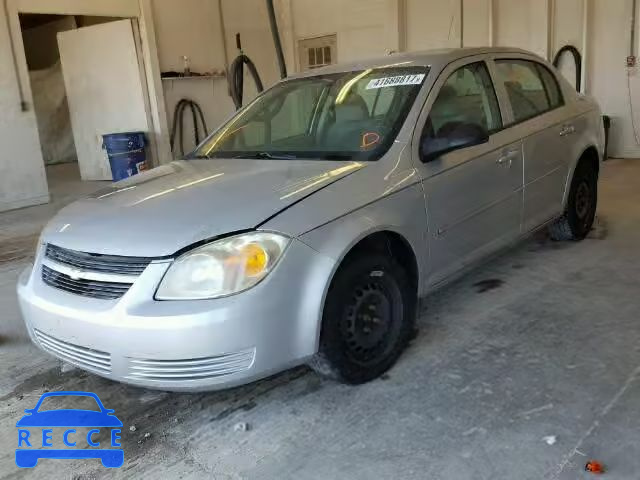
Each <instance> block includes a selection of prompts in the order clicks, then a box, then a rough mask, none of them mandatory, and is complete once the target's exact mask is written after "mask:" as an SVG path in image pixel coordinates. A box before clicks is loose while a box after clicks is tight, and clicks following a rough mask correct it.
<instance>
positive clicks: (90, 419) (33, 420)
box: [16, 410, 122, 427]
mask: <svg viewBox="0 0 640 480" xmlns="http://www.w3.org/2000/svg"><path fill="white" fill-rule="evenodd" d="M121 426H122V422H121V421H120V420H119V419H118V417H116V416H114V415H108V414H106V413H102V412H94V411H91V410H49V411H45V412H37V413H32V414H30V415H25V416H24V417H22V418H21V419H20V420H18V422H17V423H16V427H121Z"/></svg>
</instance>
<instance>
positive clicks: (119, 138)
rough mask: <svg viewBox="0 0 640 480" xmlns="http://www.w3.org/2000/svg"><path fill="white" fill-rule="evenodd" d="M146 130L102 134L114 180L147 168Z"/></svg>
mask: <svg viewBox="0 0 640 480" xmlns="http://www.w3.org/2000/svg"><path fill="white" fill-rule="evenodd" d="M146 144H147V141H146V137H145V134H144V132H124V133H108V134H106V135H103V136H102V148H104V149H105V150H106V151H107V156H108V157H109V166H110V167H111V174H112V175H113V181H114V182H117V181H118V180H123V179H125V178H129V177H131V176H132V175H136V174H137V173H138V172H141V171H143V170H146V169H147V154H146V152H145V146H146Z"/></svg>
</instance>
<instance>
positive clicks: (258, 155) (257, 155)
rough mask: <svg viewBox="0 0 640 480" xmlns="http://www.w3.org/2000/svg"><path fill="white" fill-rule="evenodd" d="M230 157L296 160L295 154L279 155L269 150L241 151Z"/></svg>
mask: <svg viewBox="0 0 640 480" xmlns="http://www.w3.org/2000/svg"><path fill="white" fill-rule="evenodd" d="M231 158H248V159H261V160H262V159H265V160H297V158H298V157H296V156H295V155H280V154H277V153H269V152H254V153H242V154H240V155H235V156H233V157H231Z"/></svg>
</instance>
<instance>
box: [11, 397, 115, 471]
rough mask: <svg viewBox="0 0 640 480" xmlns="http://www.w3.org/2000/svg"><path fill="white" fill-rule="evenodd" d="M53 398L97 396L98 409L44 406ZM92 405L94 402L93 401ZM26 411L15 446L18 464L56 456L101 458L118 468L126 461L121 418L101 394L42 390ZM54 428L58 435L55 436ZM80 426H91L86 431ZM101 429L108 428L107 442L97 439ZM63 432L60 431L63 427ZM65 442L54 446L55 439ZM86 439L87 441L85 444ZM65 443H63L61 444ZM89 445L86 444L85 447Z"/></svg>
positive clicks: (27, 464)
mask: <svg viewBox="0 0 640 480" xmlns="http://www.w3.org/2000/svg"><path fill="white" fill-rule="evenodd" d="M52 397H53V398H54V399H56V400H59V399H60V397H70V398H68V399H65V400H69V401H74V400H77V399H79V397H85V398H84V399H83V400H85V401H86V400H87V397H88V398H89V401H91V400H90V399H93V400H95V404H97V407H98V410H85V409H67V408H64V409H55V410H43V409H42V408H41V407H42V403H43V402H44V401H45V400H47V399H51V398H52ZM92 405H93V403H92ZM25 413H26V415H25V416H24V417H22V418H21V419H20V420H18V422H17V423H16V427H18V448H17V449H16V465H18V467H21V468H33V467H35V466H36V465H37V463H38V460H39V459H41V458H57V459H89V458H96V459H97V458H99V459H100V460H101V461H102V464H103V465H104V466H105V467H107V468H118V467H121V466H122V464H123V463H124V451H123V449H122V448H121V444H120V442H119V440H120V433H121V428H122V422H121V421H120V420H119V419H118V417H116V416H115V415H114V410H110V409H107V408H105V407H104V405H103V404H102V402H101V401H100V398H98V396H97V395H96V394H95V393H91V392H49V393H45V394H43V395H42V396H41V397H40V399H39V400H38V403H37V404H36V406H35V407H34V408H32V409H27V410H25ZM54 429H55V430H56V438H54ZM77 429H89V430H88V431H87V432H86V435H85V434H84V433H83V432H79V431H78V430H77ZM101 429H106V430H108V431H109V440H110V441H109V442H108V443H109V446H110V447H111V448H104V445H101V443H102V444H106V443H107V442H105V441H104V440H101V441H98V440H97V437H98V436H100V437H101V438H102V437H103V436H104V434H102V435H101ZM62 430H64V432H63V433H61V434H60V435H57V433H58V432H59V431H60V432H62ZM60 441H61V442H62V444H64V446H65V447H70V448H55V447H56V446H57V445H54V442H60ZM85 443H86V445H85ZM60 446H62V445H60ZM85 447H86V448H85Z"/></svg>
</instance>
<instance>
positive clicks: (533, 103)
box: [496, 60, 562, 122]
mask: <svg viewBox="0 0 640 480" xmlns="http://www.w3.org/2000/svg"><path fill="white" fill-rule="evenodd" d="M496 67H497V71H498V76H499V77H500V80H501V81H502V82H503V83H504V86H505V89H506V90H507V95H508V96H509V101H510V102H511V108H512V109H513V116H514V120H515V121H516V122H522V121H524V120H527V119H529V118H533V117H535V116H537V115H540V114H542V113H544V112H547V111H549V110H551V109H552V108H555V107H557V106H559V105H561V104H562V97H561V95H560V89H559V88H558V84H557V82H556V80H555V79H554V78H553V77H552V75H551V73H550V72H549V71H548V70H547V69H546V68H544V67H542V66H540V65H538V64H537V63H535V62H531V61H527V60H497V61H496Z"/></svg>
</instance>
